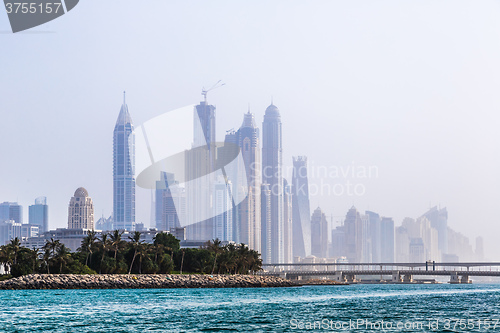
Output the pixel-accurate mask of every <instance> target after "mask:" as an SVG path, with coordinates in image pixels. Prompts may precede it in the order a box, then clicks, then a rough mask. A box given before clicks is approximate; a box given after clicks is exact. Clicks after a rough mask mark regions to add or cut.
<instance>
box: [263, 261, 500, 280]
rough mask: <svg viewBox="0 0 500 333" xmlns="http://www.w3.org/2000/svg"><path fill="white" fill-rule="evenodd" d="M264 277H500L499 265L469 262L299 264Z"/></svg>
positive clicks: (269, 267)
mask: <svg viewBox="0 0 500 333" xmlns="http://www.w3.org/2000/svg"><path fill="white" fill-rule="evenodd" d="M262 266H263V269H264V271H263V272H260V273H259V274H261V275H273V276H281V277H283V278H287V279H302V278H306V277H329V278H330V279H332V280H334V281H338V282H351V283H353V282H358V281H359V280H358V279H357V277H358V276H363V275H364V276H380V280H382V276H391V279H390V282H392V283H412V282H414V276H449V277H450V283H471V282H472V281H471V280H470V277H471V276H488V277H500V263H499V262H465V263H449V262H448V263H436V262H430V261H429V262H425V263H296V264H263V265H262Z"/></svg>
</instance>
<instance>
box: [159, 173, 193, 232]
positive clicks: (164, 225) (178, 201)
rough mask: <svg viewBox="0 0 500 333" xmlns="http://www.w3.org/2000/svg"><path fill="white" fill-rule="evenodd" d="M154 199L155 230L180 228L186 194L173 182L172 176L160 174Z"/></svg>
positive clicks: (182, 188)
mask: <svg viewBox="0 0 500 333" xmlns="http://www.w3.org/2000/svg"><path fill="white" fill-rule="evenodd" d="M169 184H170V185H169ZM155 197H156V199H155V223H156V228H157V229H158V230H160V231H170V230H171V229H172V228H180V226H181V225H180V221H181V220H183V219H184V217H185V214H186V192H185V190H184V187H180V186H179V185H178V183H177V182H176V181H175V178H174V174H171V173H167V172H162V173H161V180H160V181H157V182H156V191H155ZM177 210H179V212H177Z"/></svg>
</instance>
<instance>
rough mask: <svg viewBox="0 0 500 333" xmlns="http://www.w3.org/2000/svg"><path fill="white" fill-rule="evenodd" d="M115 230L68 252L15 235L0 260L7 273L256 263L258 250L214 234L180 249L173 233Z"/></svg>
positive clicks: (241, 269) (220, 270) (239, 270)
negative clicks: (150, 237)
mask: <svg viewBox="0 0 500 333" xmlns="http://www.w3.org/2000/svg"><path fill="white" fill-rule="evenodd" d="M122 234H123V233H122V232H120V231H117V230H115V231H114V232H112V233H110V234H103V235H102V236H101V238H100V239H99V238H98V237H97V236H96V233H95V232H89V234H88V235H87V236H86V237H85V238H84V239H83V240H82V244H81V246H80V248H79V249H78V250H77V251H76V252H74V253H71V252H70V251H69V249H68V248H66V246H64V244H62V243H61V242H60V241H59V240H54V239H51V240H50V241H47V242H46V244H45V245H44V246H43V247H42V249H41V250H36V249H33V250H31V249H28V248H25V247H22V246H21V245H20V241H19V239H13V240H12V241H11V242H10V243H9V244H7V245H5V246H0V264H4V265H6V266H8V267H10V272H11V275H4V276H0V281H1V280H2V279H7V278H9V277H11V276H13V277H17V276H21V275H26V274H31V273H43V274H97V273H96V272H99V273H100V274H125V273H134V274H170V273H172V272H176V273H177V272H182V273H183V274H184V273H195V274H248V273H250V272H256V271H259V270H260V269H261V268H262V260H261V259H260V254H259V253H257V252H256V251H253V250H250V249H249V248H248V247H247V246H246V245H244V244H239V245H236V244H228V245H225V246H222V244H221V242H220V241H219V240H217V239H215V240H213V241H210V242H207V243H206V244H205V246H203V247H201V248H199V249H181V248H180V242H179V240H178V239H176V238H175V237H174V236H173V235H171V234H167V233H159V234H157V235H156V237H155V238H154V243H153V244H147V243H145V242H144V241H143V240H141V233H140V232H135V233H133V234H132V235H131V236H130V237H128V238H129V241H128V242H127V241H125V240H123V239H122Z"/></svg>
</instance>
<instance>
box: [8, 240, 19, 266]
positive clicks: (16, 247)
mask: <svg viewBox="0 0 500 333" xmlns="http://www.w3.org/2000/svg"><path fill="white" fill-rule="evenodd" d="M7 246H8V247H10V248H11V249H12V252H13V253H14V265H15V264H17V254H18V253H19V250H20V249H21V241H20V240H19V238H17V237H16V238H14V239H12V240H11V241H10V243H9V244H8V245H7Z"/></svg>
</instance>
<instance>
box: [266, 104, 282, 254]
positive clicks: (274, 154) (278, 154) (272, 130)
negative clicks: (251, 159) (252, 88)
mask: <svg viewBox="0 0 500 333" xmlns="http://www.w3.org/2000/svg"><path fill="white" fill-rule="evenodd" d="M282 154H283V146H282V126H281V116H280V112H279V110H278V108H277V107H276V106H275V105H273V104H271V105H270V106H269V107H268V108H267V109H266V112H265V115H264V121H263V123H262V182H263V183H265V184H269V190H270V193H271V235H270V237H271V240H270V241H269V240H263V242H267V243H268V244H270V246H271V249H270V250H271V251H270V255H271V261H272V262H275V263H282V262H283V261H284V242H283V228H284V221H283V170H282V166H283V155H282Z"/></svg>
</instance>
